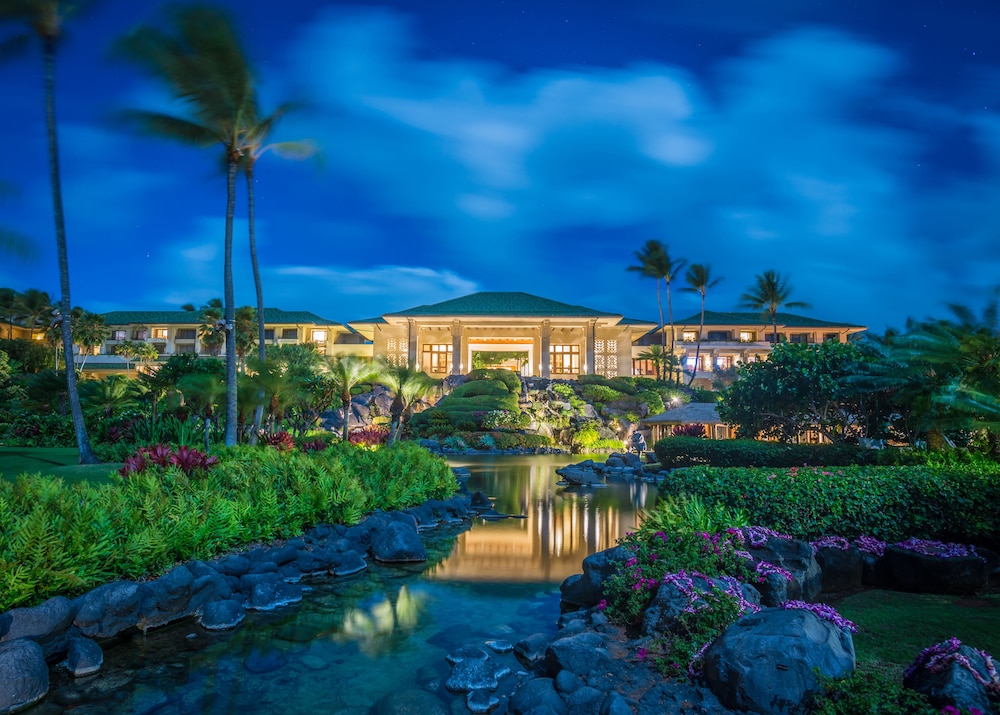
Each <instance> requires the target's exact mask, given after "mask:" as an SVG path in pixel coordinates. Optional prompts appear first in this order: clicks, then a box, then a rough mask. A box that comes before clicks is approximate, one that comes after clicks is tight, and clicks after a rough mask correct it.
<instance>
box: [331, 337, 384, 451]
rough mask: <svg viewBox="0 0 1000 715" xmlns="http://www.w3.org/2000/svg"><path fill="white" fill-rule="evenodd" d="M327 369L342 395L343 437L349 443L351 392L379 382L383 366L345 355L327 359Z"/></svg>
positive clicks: (368, 360) (365, 359) (366, 359)
mask: <svg viewBox="0 0 1000 715" xmlns="http://www.w3.org/2000/svg"><path fill="white" fill-rule="evenodd" d="M325 362H326V367H327V370H328V371H329V375H330V379H331V380H332V382H333V385H334V387H335V388H336V390H337V394H338V395H340V407H341V410H342V411H343V417H344V427H343V432H342V434H341V436H342V437H343V440H344V441H345V442H346V441H347V433H348V424H347V423H348V422H349V421H350V418H351V390H352V389H354V387H356V386H357V385H360V384H362V383H365V382H371V381H373V380H377V379H378V378H379V377H380V375H381V372H382V368H381V366H380V365H379V364H378V363H376V362H375V361H373V360H372V359H370V358H364V357H359V356H357V355H343V356H337V357H329V358H327V359H326V361H325Z"/></svg>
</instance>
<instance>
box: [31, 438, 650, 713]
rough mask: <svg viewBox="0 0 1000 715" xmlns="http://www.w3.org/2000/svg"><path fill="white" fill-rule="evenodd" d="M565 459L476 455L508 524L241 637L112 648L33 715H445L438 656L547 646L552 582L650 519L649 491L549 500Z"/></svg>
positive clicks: (340, 584) (56, 681) (315, 591)
mask: <svg viewBox="0 0 1000 715" xmlns="http://www.w3.org/2000/svg"><path fill="white" fill-rule="evenodd" d="M570 461H573V458H572V457H569V456H531V457H469V458H456V459H455V460H453V464H455V465H456V466H459V465H461V466H466V467H468V468H469V470H470V472H471V475H472V476H471V477H470V479H469V483H468V484H469V490H470V491H477V490H478V491H482V492H484V493H485V494H487V495H490V496H491V497H495V508H496V510H497V511H499V512H501V513H507V514H513V515H517V516H518V517H522V518H511V519H503V520H500V521H484V520H481V519H478V520H476V522H475V523H474V524H473V526H472V528H471V529H468V530H466V531H462V532H459V533H456V532H455V531H452V532H450V533H448V532H443V531H441V530H440V529H439V530H437V531H438V532H441V533H436V532H433V531H432V532H424V534H423V536H424V540H425V544H426V546H427V550H428V553H429V557H430V558H429V560H428V562H427V563H424V564H414V565H410V566H407V567H388V566H381V565H378V564H376V563H374V562H371V565H370V567H369V569H368V570H367V571H365V572H361V573H360V574H357V575H355V576H352V577H348V578H340V579H330V580H328V581H326V580H323V581H318V580H313V581H311V582H309V583H308V586H309V587H310V588H311V590H310V591H309V592H307V593H306V596H305V598H304V600H303V602H302V603H301V604H298V605H296V606H292V607H289V608H285V609H281V610H278V611H275V612H272V613H260V612H248V614H247V619H246V621H244V623H243V625H242V626H240V627H239V628H238V629H236V630H235V631H232V632H223V633H213V632H208V631H205V630H204V629H202V628H200V627H199V626H198V625H196V624H195V623H194V622H193V621H191V620H190V619H188V620H185V621H182V622H179V623H175V624H172V625H170V626H166V627H163V628H160V629H156V630H153V631H149V632H148V633H147V634H146V635H145V636H143V635H141V634H135V633H133V634H131V635H129V636H127V637H120V638H119V639H118V641H117V642H116V643H114V644H113V645H111V644H105V664H104V668H103V669H102V670H101V672H100V673H98V674H96V675H94V676H90V677H88V678H80V679H76V680H73V679H72V678H69V677H68V676H66V675H65V674H61V673H60V671H58V670H57V671H55V672H54V675H53V680H52V685H51V688H50V691H49V695H48V696H47V697H46V699H45V700H44V701H43V702H42V703H40V704H39V705H37V706H35V707H34V708H32V709H31V710H29V711H27V712H28V713H30V715H57V714H59V713H63V712H69V711H72V713H73V715H96V714H97V713H130V714H132V713H135V714H139V713H156V714H157V715H187V714H193V713H209V712H211V713H234V714H236V713H238V714H239V715H254V714H255V713H275V712H280V713H282V714H283V715H299V714H302V715H306V714H307V713H308V714H309V715H313V714H314V713H317V712H330V713H333V712H337V713H357V714H359V715H360V714H361V713H368V712H369V711H370V709H371V707H372V705H373V704H375V703H377V702H378V701H379V700H380V699H381V698H383V697H384V696H385V695H387V694H388V693H391V692H399V691H406V690H419V691H423V692H425V693H426V692H430V693H433V694H434V695H435V696H436V697H438V698H440V701H441V703H442V705H444V706H445V707H446V708H447V707H448V706H449V704H450V701H451V700H452V697H453V696H451V694H449V693H448V692H447V691H445V689H444V687H443V685H442V684H443V683H444V681H445V680H446V679H447V677H448V674H449V672H450V668H449V666H448V663H447V661H446V660H445V656H446V655H447V654H448V653H450V652H452V651H453V650H455V649H457V648H458V647H460V646H462V645H465V644H466V643H469V642H475V641H478V642H482V641H485V640H488V639H491V638H492V639H500V640H517V639H520V638H522V637H524V636H527V635H530V634H531V633H538V632H544V633H549V634H551V633H553V632H554V631H555V624H556V620H557V619H558V617H559V584H560V583H561V582H562V580H563V579H564V578H566V577H567V576H569V575H571V574H574V573H579V572H580V570H581V562H582V561H583V559H584V557H586V556H587V555H588V554H591V553H594V552H595V551H599V550H601V549H605V548H608V547H609V546H613V545H614V543H615V541H616V539H617V538H618V537H620V536H622V535H624V534H625V533H626V532H627V531H630V530H632V529H633V528H634V526H635V521H636V510H637V509H643V508H646V507H648V506H651V505H652V503H653V501H654V500H655V498H656V489H655V487H654V486H652V485H650V484H647V483H645V482H627V483H626V482H614V483H611V484H609V486H608V488H605V489H585V490H573V489H569V488H562V487H558V486H556V481H557V480H558V476H557V475H556V474H555V469H556V468H557V467H560V466H563V465H565V464H567V463H569V462H570Z"/></svg>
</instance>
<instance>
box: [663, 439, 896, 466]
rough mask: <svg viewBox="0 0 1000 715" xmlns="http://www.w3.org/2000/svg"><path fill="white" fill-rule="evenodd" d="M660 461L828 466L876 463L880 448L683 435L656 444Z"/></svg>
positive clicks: (676, 464) (669, 463)
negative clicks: (703, 437) (702, 437)
mask: <svg viewBox="0 0 1000 715" xmlns="http://www.w3.org/2000/svg"><path fill="white" fill-rule="evenodd" d="M653 451H654V452H656V459H657V461H658V462H659V463H660V464H661V465H663V466H664V467H666V468H670V469H675V468H677V467H693V466H710V467H793V466H802V465H803V464H822V465H825V466H828V467H834V466H847V465H851V464H876V463H877V461H878V460H879V458H880V457H879V450H874V449H866V448H864V447H859V446H857V445H851V444H784V443H781V442H758V441H756V440H752V439H725V440H721V439H697V438H694V437H688V436H680V437H667V438H666V439H661V440H659V441H657V442H656V443H655V444H654V445H653Z"/></svg>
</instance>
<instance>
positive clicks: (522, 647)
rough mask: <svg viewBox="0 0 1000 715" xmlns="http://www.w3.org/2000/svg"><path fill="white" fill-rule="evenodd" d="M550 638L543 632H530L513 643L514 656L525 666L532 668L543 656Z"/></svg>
mask: <svg viewBox="0 0 1000 715" xmlns="http://www.w3.org/2000/svg"><path fill="white" fill-rule="evenodd" d="M550 640H551V639H550V638H549V637H548V636H547V635H545V634H544V633H532V634H531V635H530V636H528V637H527V638H522V639H521V640H519V641H518V642H517V643H515V644H514V656H515V657H516V658H517V661H518V662H519V663H520V664H521V665H523V666H524V667H525V668H534V667H535V666H536V665H537V664H538V663H540V662H542V660H543V659H544V658H545V651H546V649H547V648H548V647H549V642H550Z"/></svg>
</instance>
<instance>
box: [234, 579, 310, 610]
mask: <svg viewBox="0 0 1000 715" xmlns="http://www.w3.org/2000/svg"><path fill="white" fill-rule="evenodd" d="M301 600H302V587H301V586H299V585H298V584H295V583H286V582H284V581H282V580H279V579H278V578H277V577H275V578H274V579H273V580H269V581H261V582H259V583H258V584H257V585H256V586H254V587H253V591H251V592H250V598H249V599H247V605H246V607H247V608H249V609H250V610H253V611H273V610H274V609H276V608H280V607H281V606H288V605H290V604H292V603H298V602H300V601H301Z"/></svg>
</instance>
